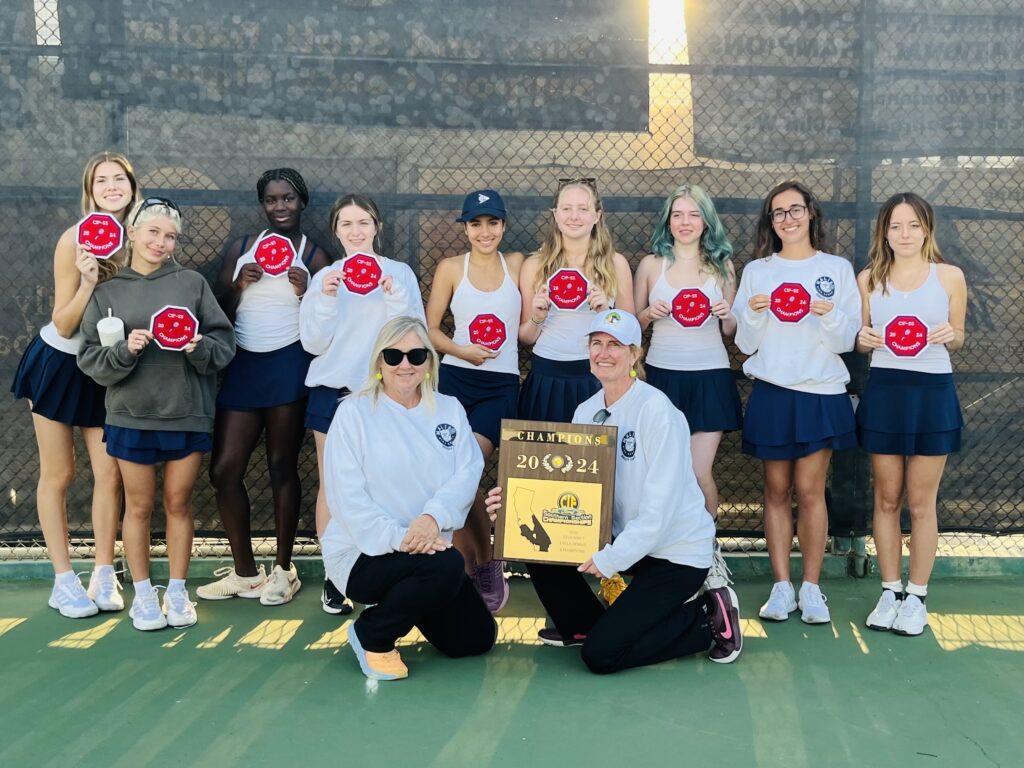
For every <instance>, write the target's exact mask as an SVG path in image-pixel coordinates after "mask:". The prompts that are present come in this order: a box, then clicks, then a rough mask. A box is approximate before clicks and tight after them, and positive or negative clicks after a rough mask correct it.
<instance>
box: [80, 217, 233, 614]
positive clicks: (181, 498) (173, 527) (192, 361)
mask: <svg viewBox="0 0 1024 768" xmlns="http://www.w3.org/2000/svg"><path fill="white" fill-rule="evenodd" d="M127 224H128V243H129V244H128V251H129V258H130V262H129V266H128V267H126V268H124V269H122V270H121V271H120V272H118V273H117V274H116V275H114V277H113V278H111V279H110V280H109V281H107V282H106V283H104V284H103V285H101V286H100V287H99V288H97V290H96V291H95V293H93V296H92V299H91V300H90V302H89V306H88V308H87V309H86V310H85V316H84V318H83V319H82V336H83V340H82V347H81V350H80V351H79V353H78V365H79V367H80V368H81V369H82V370H83V371H85V373H87V374H88V375H89V376H91V377H92V378H93V379H95V380H96V381H97V382H98V383H99V384H101V385H102V386H105V387H107V394H106V408H107V416H106V424H105V426H104V429H103V432H104V438H105V440H106V443H107V453H109V454H110V455H111V456H113V457H114V458H115V459H117V464H118V467H119V468H120V470H121V477H122V478H123V479H124V492H125V512H124V525H123V536H124V548H125V554H126V555H127V558H128V567H129V568H130V569H131V573H132V581H133V582H134V585H135V599H134V601H133V602H132V607H131V611H130V613H129V615H130V616H131V618H132V623H133V624H134V626H135V628H136V629H140V630H154V629H162V628H164V627H166V626H168V625H170V626H172V627H187V626H191V625H192V624H195V623H196V610H195V604H194V603H192V602H191V601H190V600H189V595H188V590H187V589H186V588H185V578H186V576H187V574H188V564H189V559H190V558H191V554H192V532H193V525H192V490H193V488H194V487H195V483H196V476H197V475H198V474H199V464H200V460H201V458H202V453H203V452H205V451H209V450H210V447H211V441H210V430H212V429H213V416H214V398H215V395H216V387H217V371H219V370H221V369H223V368H224V367H225V366H227V364H228V363H229V362H230V361H231V358H232V356H233V355H234V354H235V338H234V333H233V332H232V329H231V323H230V322H229V321H228V319H227V317H226V316H225V315H224V312H223V310H222V309H221V308H220V306H219V305H218V304H217V300H216V298H214V295H213V291H212V290H211V289H210V286H209V285H208V284H207V282H206V280H205V279H204V278H203V277H202V275H200V274H199V273H198V272H195V271H193V270H190V269H185V268H183V267H182V266H181V265H179V264H178V263H177V262H176V261H174V260H173V259H172V258H171V256H172V254H173V253H174V250H175V247H176V246H177V242H178V235H179V233H180V232H181V213H180V211H179V210H178V207H177V206H176V205H175V204H174V203H173V202H171V201H170V200H165V199H164V198H160V197H151V198H147V199H145V200H143V201H142V202H141V203H139V204H138V205H136V206H135V208H134V209H133V210H132V212H131V214H129V216H128V220H127ZM111 314H112V315H113V316H114V317H117V318H120V319H121V320H122V321H123V323H124V327H125V328H126V329H131V330H130V332H129V333H128V338H127V339H124V338H122V339H120V340H118V341H115V342H113V343H112V344H109V345H108V343H109V341H110V340H109V339H105V338H102V337H101V333H102V329H98V328H97V325H98V324H99V323H101V321H102V320H104V319H105V318H107V317H108V316H109V315H111ZM158 464H163V476H164V487H163V508H164V513H165V515H166V524H167V558H168V560H169V562H170V583H169V584H168V586H167V591H166V592H165V594H164V599H163V607H162V609H161V605H160V601H159V599H158V596H157V591H156V588H155V587H153V585H152V584H151V583H150V580H149V547H150V535H149V530H150V518H151V516H152V513H153V506H154V502H155V496H156V469H157V465H158Z"/></svg>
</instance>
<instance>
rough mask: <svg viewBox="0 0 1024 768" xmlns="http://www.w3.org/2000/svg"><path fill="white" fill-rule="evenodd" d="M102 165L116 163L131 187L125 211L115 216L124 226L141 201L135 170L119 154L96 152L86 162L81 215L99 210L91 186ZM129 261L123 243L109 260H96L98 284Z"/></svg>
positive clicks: (127, 160)
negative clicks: (129, 213)
mask: <svg viewBox="0 0 1024 768" xmlns="http://www.w3.org/2000/svg"><path fill="white" fill-rule="evenodd" d="M102 163H117V164H118V165H120V166H121V167H122V168H123V169H124V172H125V174H126V175H127V176H128V183H129V184H131V187H132V199H131V202H130V203H129V204H128V205H127V206H126V207H125V209H124V210H123V211H121V214H120V215H119V216H116V218H118V219H119V220H120V221H121V224H125V223H127V221H128V212H129V211H130V210H132V209H133V208H134V207H135V206H136V205H138V204H139V202H140V201H141V200H142V191H141V190H140V189H139V181H138V179H137V178H136V177H135V168H134V167H133V166H132V163H131V161H130V160H129V159H128V158H127V157H125V156H124V155H122V154H121V153H120V152H98V153H96V154H95V155H93V156H92V157H90V158H89V160H88V162H86V164H85V170H84V171H82V202H81V208H82V215H83V216H88V215H89V214H90V213H95V212H96V211H98V210H99V209H100V207H99V206H98V205H97V204H96V198H94V197H93V196H92V185H93V182H94V181H95V180H96V169H97V168H99V167H100V165H101V164H102ZM130 261H131V257H130V255H129V253H128V244H127V243H125V247H124V248H122V249H121V251H120V252H119V253H116V254H114V255H113V256H111V257H110V258H109V259H97V263H98V266H99V277H98V278H97V280H98V282H100V283H102V282H104V281H105V280H109V279H110V278H112V277H113V276H114V275H115V274H116V273H117V272H118V270H120V269H121V268H122V267H124V266H126V265H127V264H128V263H129V262H130Z"/></svg>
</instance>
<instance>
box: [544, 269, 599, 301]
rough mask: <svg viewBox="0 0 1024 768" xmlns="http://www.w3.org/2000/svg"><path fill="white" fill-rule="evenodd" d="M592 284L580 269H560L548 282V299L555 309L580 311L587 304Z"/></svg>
mask: <svg viewBox="0 0 1024 768" xmlns="http://www.w3.org/2000/svg"><path fill="white" fill-rule="evenodd" d="M589 289H590V283H588V282H587V278H586V277H584V275H583V273H582V272H580V271H579V270H578V269H569V268H566V269H560V270H558V271H557V272H555V274H553V275H552V276H551V278H550V279H549V280H548V298H549V299H551V303H552V304H554V305H555V309H567V310H573V309H579V308H580V307H581V306H583V305H584V304H586V302H587V291H588V290H589Z"/></svg>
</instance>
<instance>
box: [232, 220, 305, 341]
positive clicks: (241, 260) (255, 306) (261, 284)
mask: <svg viewBox="0 0 1024 768" xmlns="http://www.w3.org/2000/svg"><path fill="white" fill-rule="evenodd" d="M266 233H267V231H266V230H263V231H262V232H260V234H259V236H258V237H257V238H256V239H255V240H253V243H252V246H251V247H250V248H249V250H247V251H246V252H245V253H243V254H242V255H241V256H239V257H238V262H237V263H236V264H235V274H234V275H233V276H232V277H231V279H232V280H233V281H234V280H237V279H238V274H239V273H240V272H241V271H242V267H244V266H245V265H246V264H255V263H256V258H255V252H256V245H257V243H259V241H260V238H262V237H263V236H264V235H265V234H266ZM305 250H306V236H305V235H303V236H302V241H301V242H300V243H299V247H298V248H296V249H295V252H296V254H297V256H296V258H295V261H294V262H293V263H292V266H293V267H299V268H300V269H304V270H305V271H306V273H307V274H309V269H307V268H306V265H305V263H303V261H302V254H303V253H304V252H305ZM300 300H301V297H300V296H296V295H295V290H294V289H293V288H292V284H291V283H290V282H289V281H288V275H287V274H283V275H280V276H278V277H271V276H270V275H268V274H265V273H264V274H263V276H261V277H260V279H259V280H257V281H256V282H255V283H253V284H252V285H250V286H249V287H248V288H246V289H245V290H244V291H242V296H241V298H240V299H239V300H238V307H237V308H236V309H235V341H236V342H237V344H238V346H240V347H241V348H242V349H245V350H248V351H249V352H273V351H274V350H275V349H282V348H283V347H287V346H288V345H289V344H294V343H295V342H296V341H298V340H299V301H300Z"/></svg>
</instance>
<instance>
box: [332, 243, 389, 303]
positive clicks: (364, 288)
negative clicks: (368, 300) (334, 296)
mask: <svg viewBox="0 0 1024 768" xmlns="http://www.w3.org/2000/svg"><path fill="white" fill-rule="evenodd" d="M341 272H342V275H343V277H344V279H343V280H342V285H344V286H345V290H347V291H348V292H349V293H355V294H357V295H359V296H366V295H367V294H368V293H373V292H374V291H375V290H377V288H378V286H379V284H380V279H381V277H382V276H383V274H384V272H383V271H382V270H381V268H380V264H378V263H377V260H376V259H375V258H373V257H372V256H368V255H366V254H365V253H353V254H352V255H351V256H349V257H348V258H347V259H345V261H343V262H342V264H341Z"/></svg>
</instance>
